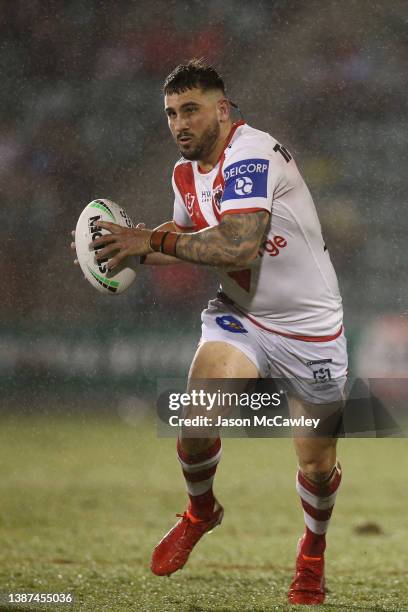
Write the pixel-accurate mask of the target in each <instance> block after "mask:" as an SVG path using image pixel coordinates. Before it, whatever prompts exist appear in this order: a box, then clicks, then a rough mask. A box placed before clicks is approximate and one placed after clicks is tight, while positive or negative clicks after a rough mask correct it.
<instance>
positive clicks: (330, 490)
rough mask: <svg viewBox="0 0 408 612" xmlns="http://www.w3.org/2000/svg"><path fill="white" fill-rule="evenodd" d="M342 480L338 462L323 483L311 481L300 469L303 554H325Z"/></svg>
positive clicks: (298, 483)
mask: <svg viewBox="0 0 408 612" xmlns="http://www.w3.org/2000/svg"><path fill="white" fill-rule="evenodd" d="M340 482H341V467H340V464H338V463H337V464H336V465H335V467H334V468H333V471H332V473H331V476H330V478H329V479H328V480H327V481H325V482H322V483H317V482H311V481H310V480H308V479H307V478H306V477H305V476H304V474H303V473H302V472H301V471H300V470H299V471H298V473H297V477H296V490H297V492H298V493H299V495H300V500H301V502H302V506H303V514H304V517H305V525H306V532H305V536H304V538H303V542H302V554H304V555H307V556H310V557H321V556H322V555H323V553H324V551H325V548H326V532H327V530H328V528H329V522H330V517H331V514H332V512H333V508H334V502H335V500H336V495H337V490H338V488H339V486H340Z"/></svg>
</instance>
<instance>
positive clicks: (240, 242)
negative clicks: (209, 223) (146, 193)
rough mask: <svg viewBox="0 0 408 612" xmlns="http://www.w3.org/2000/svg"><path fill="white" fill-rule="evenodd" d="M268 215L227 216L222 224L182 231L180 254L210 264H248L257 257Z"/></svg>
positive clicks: (188, 258)
mask: <svg viewBox="0 0 408 612" xmlns="http://www.w3.org/2000/svg"><path fill="white" fill-rule="evenodd" d="M269 218H270V215H269V213H268V212H267V211H266V210H265V211H264V210H262V211H259V212H252V213H243V214H231V215H225V216H224V217H223V219H222V221H221V223H220V224H219V225H216V226H214V227H208V228H206V229H203V230H201V231H199V232H195V233H192V234H181V235H180V237H179V239H178V242H177V257H178V258H180V259H184V260H186V261H190V262H194V263H199V264H204V265H209V266H237V267H239V266H246V265H248V264H249V263H250V262H251V261H252V260H253V259H255V257H256V256H257V253H258V249H259V246H260V244H261V241H262V238H263V236H264V234H265V230H266V227H267V225H268V223H269Z"/></svg>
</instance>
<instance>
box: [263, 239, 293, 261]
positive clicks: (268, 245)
mask: <svg viewBox="0 0 408 612" xmlns="http://www.w3.org/2000/svg"><path fill="white" fill-rule="evenodd" d="M287 244H288V242H287V240H286V238H284V237H283V236H273V237H272V238H268V239H267V240H265V242H264V243H263V244H262V247H261V248H260V249H259V251H258V254H259V256H260V257H263V256H264V254H265V253H267V254H268V255H269V256H270V257H276V256H277V255H279V253H280V252H281V249H284V248H285V247H286V246H287Z"/></svg>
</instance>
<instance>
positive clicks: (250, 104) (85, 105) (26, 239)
mask: <svg viewBox="0 0 408 612" xmlns="http://www.w3.org/2000/svg"><path fill="white" fill-rule="evenodd" d="M407 20H408V7H407V3H406V2H405V1H404V0H401V1H399V0H395V1H394V2H392V3H389V2H387V1H386V0H383V1H379V2H375V3H373V2H371V1H370V0H349V1H348V2H347V5H346V6H345V5H344V3H343V2H340V0H329V1H328V2H324V3H322V2H320V1H319V0H310V1H309V2H307V3H305V2H297V1H295V0H286V1H285V0H269V1H268V0H257V1H256V2H253V3H248V2H244V1H241V0H224V1H223V2H218V1H217V0H207V1H206V2H202V1H201V0H196V1H191V2H185V1H183V0H170V1H169V0H166V1H163V0H155V1H154V2H152V3H147V4H145V3H142V2H138V1H121V2H115V3H110V2H96V1H90V2H86V3H84V2H80V1H75V0H73V1H70V2H64V3H62V2H56V1H49V0H41V1H40V0H32V1H30V2H24V1H23V0H21V1H18V0H15V1H5V2H3V3H2V19H1V25H0V28H1V47H0V65H1V74H2V86H1V92H0V109H1V120H0V181H1V185H2V189H1V193H2V209H3V222H2V224H1V228H0V235H1V243H2V246H3V249H2V250H3V261H2V269H3V275H4V277H5V279H6V281H5V282H6V289H5V291H3V298H2V300H1V301H0V315H1V333H0V376H1V381H2V385H3V389H7V394H4V393H3V394H2V395H3V397H2V401H4V399H7V401H9V400H10V397H11V394H15V393H18V394H19V397H20V399H19V405H21V392H22V391H23V392H24V393H23V399H24V395H25V394H26V393H27V394H28V395H27V397H28V398H29V405H30V406H31V407H32V406H34V405H37V404H38V405H40V404H42V402H43V399H44V394H45V395H47V394H48V393H49V392H50V391H51V393H52V394H53V396H55V393H56V392H57V393H59V394H61V398H62V396H63V395H64V394H66V393H68V394H71V393H73V392H74V391H75V390H78V389H79V391H80V392H81V393H83V392H84V388H85V387H86V386H87V385H88V386H89V385H91V386H92V394H91V395H92V397H95V396H96V394H97V391H96V389H98V390H99V391H101V392H102V391H103V388H104V386H105V385H108V384H109V385H112V387H114V388H115V389H116V393H120V392H119V389H121V391H123V392H124V393H125V395H128V394H129V393H132V394H136V395H139V396H142V395H143V392H144V390H145V389H146V388H147V387H146V386H147V385H148V384H154V380H155V379H156V378H157V376H158V375H165V376H173V375H184V374H185V372H186V369H187V366H188V363H189V361H190V358H191V356H192V354H193V351H194V347H195V344H196V341H197V340H198V337H199V329H200V328H199V314H200V311H201V309H202V307H203V306H204V305H205V304H206V301H207V299H208V298H209V297H211V296H213V294H214V290H215V287H216V279H215V276H213V274H212V273H211V272H210V271H208V270H205V269H198V268H196V267H193V266H191V267H189V268H187V267H183V269H182V270H181V269H180V270H179V269H178V268H176V267H174V268H172V269H169V268H166V269H159V268H158V269H154V268H149V267H146V268H145V269H143V270H142V271H141V273H140V278H139V279H138V282H137V283H136V284H135V285H134V287H133V288H132V289H131V290H130V291H129V293H128V294H127V295H124V296H121V297H119V298H114V299H110V298H108V297H105V296H101V295H99V294H98V293H97V292H96V291H95V290H93V289H92V288H91V287H90V286H88V285H87V284H86V283H85V281H84V280H83V278H82V276H81V274H80V273H79V272H78V269H75V268H74V266H73V265H72V256H71V253H70V251H69V242H70V230H71V229H73V228H74V227H75V224H76V220H77V217H78V215H79V213H80V211H81V210H82V208H83V207H84V205H85V204H86V203H87V202H89V201H90V200H92V199H93V198H95V197H107V198H110V199H113V200H115V201H117V202H119V203H121V204H122V205H123V206H124V207H125V208H126V209H127V210H128V212H129V214H130V215H131V216H132V217H133V218H134V220H135V221H138V222H140V221H143V222H145V223H146V224H147V226H148V227H149V226H155V225H157V224H159V223H160V222H162V221H164V220H167V219H169V218H171V215H172V191H171V184H170V177H171V171H172V167H173V163H174V161H175V160H176V159H177V151H176V148H175V146H174V144H173V143H172V141H171V138H170V135H169V133H168V128H167V124H166V119H165V116H164V113H163V110H162V95H161V85H162V81H163V79H164V77H165V76H166V74H167V73H168V72H169V71H170V70H171V69H172V68H173V67H174V66H175V65H176V64H178V63H180V62H182V61H183V60H185V59H188V58H190V57H191V56H198V57H201V56H204V57H206V58H207V59H208V60H210V61H211V62H213V63H214V64H215V65H216V66H217V68H219V70H220V71H221V73H222V74H223V75H224V76H225V80H226V83H227V85H228V88H229V95H230V97H231V98H232V99H233V100H235V101H236V102H237V103H238V104H239V105H240V107H241V109H242V112H243V115H244V117H245V119H246V120H247V121H248V122H249V123H250V124H253V125H254V126H257V127H259V128H261V129H264V130H267V131H270V132H271V133H272V134H273V135H274V136H275V137H276V138H278V139H279V140H280V141H281V142H283V143H284V144H285V146H287V147H288V148H289V149H290V150H291V152H292V153H293V154H294V156H295V157H296V159H297V162H298V164H299V165H300V167H301V170H302V172H303V174H304V176H305V179H306V181H307V182H308V184H309V186H310V188H311V191H312V193H313V195H314V198H315V201H316V204H317V207H318V211H319V214H320V217H321V221H322V225H323V231H324V236H325V239H326V242H327V244H328V246H329V249H330V252H331V256H332V259H333V260H334V265H335V267H336V270H337V272H338V275H339V279H340V285H341V289H342V293H343V296H344V306H345V322H346V331H347V334H348V338H349V343H350V349H351V356H352V358H353V364H354V365H355V367H356V371H361V370H363V371H364V373H365V375H397V376H398V375H406V370H407V367H406V366H407V361H408V348H407V346H408V331H407V326H406V322H405V321H406V319H405V315H406V313H407V300H406V298H407V284H406V281H405V278H406V273H407V267H408V263H407V261H408V260H407V258H406V256H404V252H405V248H404V246H405V240H404V238H405V234H406V232H407V229H408V221H407V219H408V217H407V215H406V214H405V208H406V203H407V187H408V174H407V172H406V164H407V161H408V159H407V157H408V155H407V150H408V147H407V145H408V131H407V129H406V121H407V105H408V102H407V96H406V72H407V66H408V21H407ZM370 325H371V326H372V325H374V328H375V329H376V330H377V331H378V326H379V325H381V326H382V327H381V329H382V330H383V337H382V340H381V341H377V340H376V341H373V337H377V335H376V334H375V333H374V334H373V333H371V332H372V331H373V328H372V327H370ZM384 325H385V329H384ZM367 326H368V327H367ZM389 326H391V327H392V329H393V335H394V339H393V340H392V341H390V340H389V334H388V330H389ZM364 330H369V331H370V333H369V334H368V336H367V334H366V335H364ZM396 344H398V346H399V348H398V351H397V353H398V357H397V358H396V357H395V351H396ZM368 356H369V357H370V359H369V360H368ZM396 359H397V360H396ZM374 366H375V367H374ZM374 372H375V373H374ZM102 380H103V384H102V382H101V381H102ZM95 381H98V385H97V387H96V386H95ZM125 389H126V391H124V390H125Z"/></svg>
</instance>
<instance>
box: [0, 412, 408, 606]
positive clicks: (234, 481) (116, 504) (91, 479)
mask: <svg viewBox="0 0 408 612" xmlns="http://www.w3.org/2000/svg"><path fill="white" fill-rule="evenodd" d="M407 450H408V442H407V440H399V439H391V440H345V441H341V442H340V452H339V454H340V458H341V460H342V463H343V467H344V481H343V486H342V490H341V494H340V495H339V497H338V503H337V505H336V509H335V512H334V515H333V521H332V525H331V528H330V533H329V538H328V554H327V582H328V587H329V596H328V598H327V604H326V605H325V609H327V610H341V611H342V612H345V611H348V610H408V580H407V561H408V554H407V546H408V521H407V516H408V487H407V474H408V453H407ZM295 468H296V461H295V457H294V454H293V452H292V447H291V441H290V440H276V439H271V440H253V439H251V440H238V439H235V440H234V439H229V440H225V441H224V456H223V460H222V463H221V466H220V468H219V471H218V473H217V479H216V487H215V488H216V492H217V494H218V496H219V498H220V500H221V501H222V502H223V503H224V505H225V507H226V514H225V518H224V522H223V525H222V526H221V527H220V528H217V529H216V530H215V531H214V532H213V533H212V534H210V535H208V536H206V537H205V538H204V539H203V540H202V542H200V544H199V545H198V547H197V549H196V550H195V551H194V553H193V554H192V557H191V559H190V561H189V563H188V565H187V566H186V568H185V569H184V570H183V571H182V572H178V573H177V574H175V575H173V576H172V577H171V578H157V577H155V576H153V575H152V574H151V573H150V571H149V559H150V553H151V550H152V548H153V546H154V545H155V544H156V542H157V541H158V539H159V538H160V537H161V536H162V535H163V534H164V532H165V531H166V530H167V529H168V528H169V527H170V526H171V525H172V524H173V523H174V521H175V517H174V514H175V513H176V512H180V511H183V510H184V506H185V494H184V486H183V482H182V479H181V477H180V470H179V466H178V462H177V460H176V457H175V452H174V440H170V439H157V437H156V433H155V429H154V426H153V425H152V424H151V423H149V422H148V421H141V422H139V423H137V424H136V425H135V426H130V425H127V424H125V423H123V422H120V421H115V420H113V419H110V420H109V419H106V418H102V417H100V418H99V419H98V418H95V417H93V418H89V417H88V418H84V419H81V418H79V417H71V418H68V417H58V416H54V417H50V416H49V417H44V416H43V417H22V416H20V417H9V418H5V417H4V418H3V419H1V420H0V487H1V489H0V581H1V583H0V591H1V592H6V591H13V592H19V591H25V592H27V591H35V592H54V591H55V592H67V591H74V592H75V594H76V597H77V603H76V605H75V606H73V607H65V606H59V607H58V610H61V611H62V610H73V609H75V610H90V611H92V612H95V611H99V610H118V611H120V612H122V611H127V610H146V611H152V612H153V611H154V612H156V611H158V612H162V611H163V612H170V611H173V610H174V611H177V612H181V611H191V612H193V611H204V610H206V611H224V610H225V611H228V610H231V611H232V610H234V611H240V612H241V611H242V612H243V611H248V612H249V611H261V610H262V611H264V610H265V611H266V610H286V609H289V608H287V606H286V590H287V586H288V582H289V581H290V578H291V575H292V570H293V562H294V555H295V548H296V542H297V538H298V536H299V535H300V534H301V531H302V528H303V523H302V513H301V510H300V505H299V502H298V499H297V496H296V493H295V489H294V474H295ZM367 523H375V524H376V525H377V526H378V528H379V530H380V531H381V533H368V534H360V535H356V534H355V533H354V530H355V529H356V527H357V528H358V527H361V526H364V525H365V524H367ZM372 531H375V529H372ZM11 609H12V608H10V607H9V606H3V607H1V606H0V610H11ZM21 609H23V608H20V610H21ZM25 609H30V610H40V609H41V610H44V609H46V610H50V609H57V608H56V607H54V608H52V607H50V606H48V607H46V606H43V607H41V606H38V605H37V607H31V608H28V607H26V608H25ZM290 609H291V610H295V609H296V608H294V607H291V608H290Z"/></svg>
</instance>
